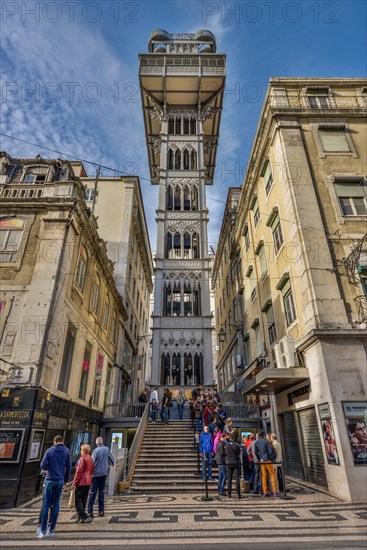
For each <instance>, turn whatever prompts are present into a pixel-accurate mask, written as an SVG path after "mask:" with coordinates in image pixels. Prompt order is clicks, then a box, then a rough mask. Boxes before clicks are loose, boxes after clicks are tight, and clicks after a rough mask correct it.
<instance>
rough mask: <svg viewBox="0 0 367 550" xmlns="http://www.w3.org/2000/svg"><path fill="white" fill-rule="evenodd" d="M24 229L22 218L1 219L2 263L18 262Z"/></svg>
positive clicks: (0, 244)
mask: <svg viewBox="0 0 367 550" xmlns="http://www.w3.org/2000/svg"><path fill="white" fill-rule="evenodd" d="M23 229H24V220H22V219H20V218H10V217H4V218H0V262H15V261H16V258H17V253H18V250H19V245H20V242H21V239H22V233H23Z"/></svg>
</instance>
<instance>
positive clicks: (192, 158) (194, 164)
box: [190, 150, 197, 170]
mask: <svg viewBox="0 0 367 550" xmlns="http://www.w3.org/2000/svg"><path fill="white" fill-rule="evenodd" d="M190 168H191V170H197V154H196V151H194V150H192V151H191V154H190Z"/></svg>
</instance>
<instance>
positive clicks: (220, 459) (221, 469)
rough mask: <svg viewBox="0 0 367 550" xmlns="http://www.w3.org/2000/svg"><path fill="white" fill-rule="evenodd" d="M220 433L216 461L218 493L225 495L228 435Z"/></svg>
mask: <svg viewBox="0 0 367 550" xmlns="http://www.w3.org/2000/svg"><path fill="white" fill-rule="evenodd" d="M219 433H220V438H219V441H218V443H217V446H216V451H215V462H216V463H217V466H218V495H219V496H225V493H224V487H225V484H226V481H227V477H228V475H227V467H226V449H225V447H226V437H225V436H224V435H223V434H222V433H221V432H219Z"/></svg>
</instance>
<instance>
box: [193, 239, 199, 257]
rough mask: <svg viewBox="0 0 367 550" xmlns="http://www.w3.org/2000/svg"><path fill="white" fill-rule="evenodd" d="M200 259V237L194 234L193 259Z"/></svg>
mask: <svg viewBox="0 0 367 550" xmlns="http://www.w3.org/2000/svg"><path fill="white" fill-rule="evenodd" d="M197 258H200V254H199V235H198V234H197V233H194V234H193V236H192V259H193V260H196V259H197Z"/></svg>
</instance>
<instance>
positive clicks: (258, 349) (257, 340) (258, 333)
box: [254, 324, 263, 357]
mask: <svg viewBox="0 0 367 550" xmlns="http://www.w3.org/2000/svg"><path fill="white" fill-rule="evenodd" d="M254 330H255V353H256V357H259V355H261V354H262V351H263V346H262V340H261V329H260V325H259V324H258V325H256V326H255V329H254Z"/></svg>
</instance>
